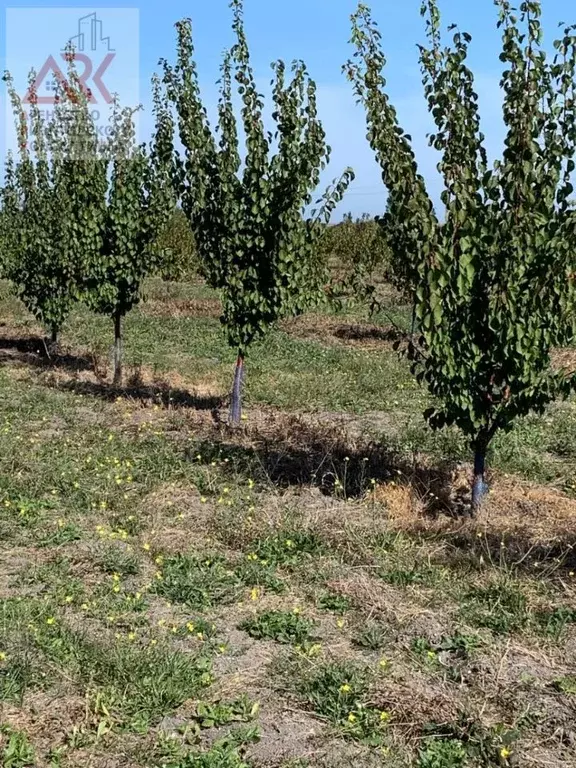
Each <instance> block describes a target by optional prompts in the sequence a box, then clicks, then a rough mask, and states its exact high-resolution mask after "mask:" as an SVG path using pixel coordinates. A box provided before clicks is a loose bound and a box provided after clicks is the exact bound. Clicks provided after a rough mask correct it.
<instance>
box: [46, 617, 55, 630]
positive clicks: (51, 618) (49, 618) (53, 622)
mask: <svg viewBox="0 0 576 768" xmlns="http://www.w3.org/2000/svg"><path fill="white" fill-rule="evenodd" d="M46 624H48V626H50V627H51V626H52V624H56V619H55V618H54V616H49V617H48V618H47V619H46Z"/></svg>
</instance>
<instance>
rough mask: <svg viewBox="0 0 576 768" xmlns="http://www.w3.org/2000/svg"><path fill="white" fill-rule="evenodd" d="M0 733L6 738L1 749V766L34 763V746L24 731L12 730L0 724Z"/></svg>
mask: <svg viewBox="0 0 576 768" xmlns="http://www.w3.org/2000/svg"><path fill="white" fill-rule="evenodd" d="M0 734H3V735H4V738H5V739H7V740H8V743H7V744H6V746H5V747H4V749H3V750H2V766H3V768H27V766H34V765H35V764H36V753H35V751H34V747H33V746H32V745H31V744H30V742H29V741H28V737H27V736H26V734H25V733H23V732H22V731H15V730H12V729H11V728H8V727H7V726H0ZM2 741H4V739H3V740H2ZM1 743H2V742H1V741H0V744H1Z"/></svg>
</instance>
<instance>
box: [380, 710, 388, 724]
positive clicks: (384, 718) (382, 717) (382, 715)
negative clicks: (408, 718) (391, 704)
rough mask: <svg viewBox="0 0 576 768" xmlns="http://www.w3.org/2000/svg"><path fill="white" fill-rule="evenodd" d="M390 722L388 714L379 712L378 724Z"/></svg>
mask: <svg viewBox="0 0 576 768" xmlns="http://www.w3.org/2000/svg"><path fill="white" fill-rule="evenodd" d="M388 720H390V712H380V722H382V723H387V722H388Z"/></svg>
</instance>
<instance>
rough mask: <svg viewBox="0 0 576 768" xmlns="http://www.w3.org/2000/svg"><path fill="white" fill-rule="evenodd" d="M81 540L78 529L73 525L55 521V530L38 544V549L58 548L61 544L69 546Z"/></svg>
mask: <svg viewBox="0 0 576 768" xmlns="http://www.w3.org/2000/svg"><path fill="white" fill-rule="evenodd" d="M81 538H82V534H81V531H80V529H79V528H78V526H77V525H75V524H74V523H65V522H64V521H63V520H61V519H60V520H57V521H56V526H55V528H54V529H53V530H52V531H50V532H49V533H48V534H46V536H44V537H43V538H42V539H40V541H39V542H38V546H39V547H58V546H61V545H62V544H70V542H72V541H79V539H81Z"/></svg>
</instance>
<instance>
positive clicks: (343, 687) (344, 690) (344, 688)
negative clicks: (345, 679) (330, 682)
mask: <svg viewBox="0 0 576 768" xmlns="http://www.w3.org/2000/svg"><path fill="white" fill-rule="evenodd" d="M350 690H351V689H350V686H349V685H348V683H344V685H341V686H340V693H349V691H350Z"/></svg>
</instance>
